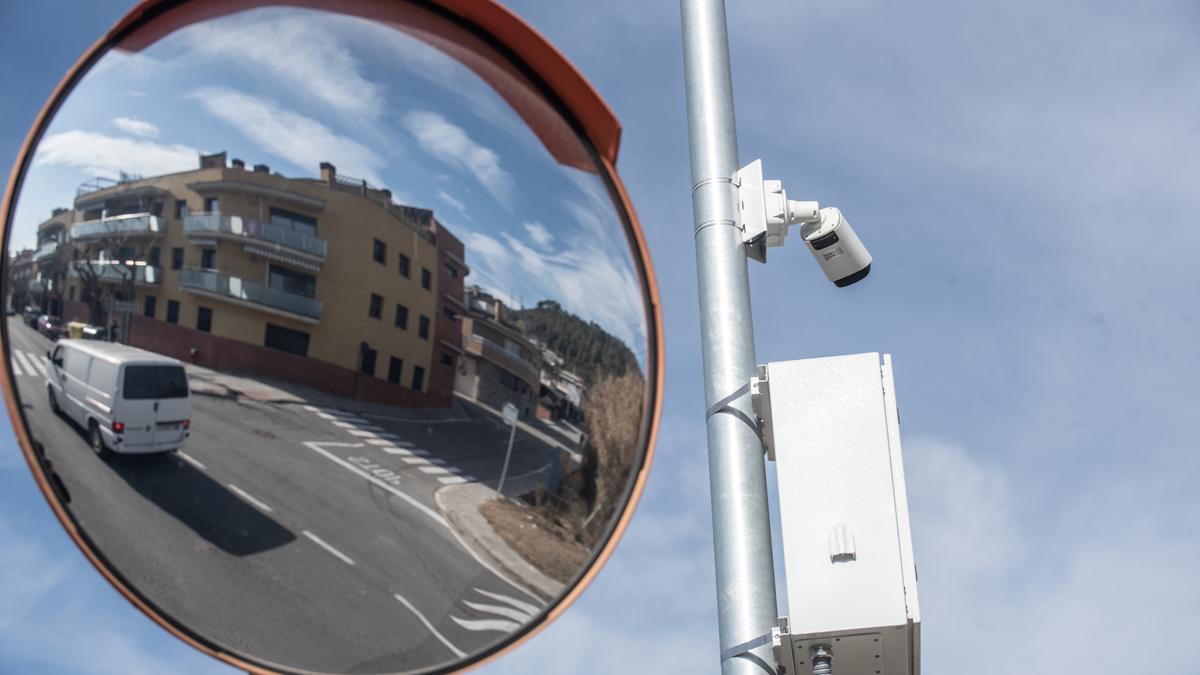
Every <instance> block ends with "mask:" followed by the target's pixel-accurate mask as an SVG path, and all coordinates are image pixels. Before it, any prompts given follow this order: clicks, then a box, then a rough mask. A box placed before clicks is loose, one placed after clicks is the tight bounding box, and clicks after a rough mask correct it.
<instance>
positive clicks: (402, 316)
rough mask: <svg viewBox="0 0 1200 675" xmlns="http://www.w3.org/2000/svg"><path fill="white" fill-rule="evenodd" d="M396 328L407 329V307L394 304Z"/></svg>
mask: <svg viewBox="0 0 1200 675" xmlns="http://www.w3.org/2000/svg"><path fill="white" fill-rule="evenodd" d="M396 328H399V329H401V330H408V308H407V307H405V306H404V305H396Z"/></svg>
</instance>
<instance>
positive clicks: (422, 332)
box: [417, 316, 429, 340]
mask: <svg viewBox="0 0 1200 675" xmlns="http://www.w3.org/2000/svg"><path fill="white" fill-rule="evenodd" d="M417 337H419V338H421V339H422V340H428V339H429V317H427V316H422V317H421V320H420V322H419V323H418V324H417Z"/></svg>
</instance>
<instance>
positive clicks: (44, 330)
mask: <svg viewBox="0 0 1200 675" xmlns="http://www.w3.org/2000/svg"><path fill="white" fill-rule="evenodd" d="M37 329H38V332H39V333H41V334H42V335H45V336H46V337H48V338H50V339H51V340H57V339H58V338H60V337H62V332H63V322H62V319H61V318H59V317H57V316H50V315H49V314H43V315H42V316H41V317H40V318H39V319H38V320H37Z"/></svg>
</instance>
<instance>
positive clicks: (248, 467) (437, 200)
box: [6, 8, 648, 673]
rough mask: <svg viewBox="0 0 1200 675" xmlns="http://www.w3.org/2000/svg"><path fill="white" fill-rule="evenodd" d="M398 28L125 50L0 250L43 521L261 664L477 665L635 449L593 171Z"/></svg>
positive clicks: (621, 259)
mask: <svg viewBox="0 0 1200 675" xmlns="http://www.w3.org/2000/svg"><path fill="white" fill-rule="evenodd" d="M401 14H403V16H400V17H399V18H395V17H393V19H392V20H389V21H388V22H387V23H386V24H385V23H377V22H373V21H370V20H368V19H366V18H362V17H355V16H343V15H335V14H329V13H324V12H318V11H311V10H300V9H287V8H264V9H256V10H252V11H244V12H239V13H232V14H227V15H224V16H219V17H215V18H211V19H208V20H205V21H202V22H199V23H194V24H192V25H188V26H185V27H181V28H178V29H175V30H170V31H166V30H160V31H159V32H160V33H162V34H161V35H159V34H154V33H153V31H150V33H151V35H150V37H146V35H145V34H143V35H141V36H138V35H136V34H135V35H134V36H131V38H130V39H129V40H128V41H127V43H126V44H123V45H118V48H115V49H111V50H109V51H108V52H107V53H106V54H105V55H104V56H103V57H102V58H101V59H100V60H99V61H98V62H97V63H96V64H94V65H93V67H92V68H91V69H90V71H89V72H87V73H86V75H85V76H84V77H83V78H82V80H81V81H80V82H79V83H78V85H77V86H76V87H75V88H74V89H73V91H72V92H71V93H70V94H69V95H68V97H67V98H66V100H65V102H64V103H63V104H62V105H61V107H60V108H59V109H58V111H57V113H56V115H55V117H54V119H53V121H52V123H51V125H50V126H49V128H48V129H47V131H46V133H45V134H44V135H43V136H42V138H41V140H40V143H39V144H38V145H37V147H36V152H35V154H34V158H33V162H32V164H31V166H30V168H29V170H28V171H27V173H26V175H25V177H24V182H23V186H22V190H21V192H20V195H19V198H18V201H17V207H16V211H15V217H14V219H13V220H12V222H11V223H10V225H9V229H8V235H7V247H8V248H7V256H8V261H7V275H6V282H7V298H6V300H7V303H8V307H9V312H8V317H7V343H6V348H7V351H8V362H9V368H10V377H11V381H12V382H13V383H14V388H15V393H16V395H17V398H18V401H19V403H20V406H21V410H22V412H23V415H24V421H25V423H26V425H27V428H28V431H29V434H30V436H31V437H32V439H33V441H34V443H35V446H36V447H37V448H38V450H39V452H41V453H44V456H45V458H46V460H48V461H49V464H50V465H52V467H53V471H54V473H55V475H56V476H57V479H56V480H59V481H61V486H62V490H61V494H60V497H61V498H63V501H64V506H65V508H66V509H67V511H68V513H69V514H70V516H71V518H72V519H74V520H75V521H76V523H77V524H78V525H79V527H80V529H81V531H82V532H83V533H84V534H85V535H86V537H87V538H88V540H89V541H90V542H91V544H92V546H94V549H95V551H96V552H97V553H98V554H99V555H100V556H101V557H102V558H103V560H105V561H106V563H107V564H108V565H110V566H111V567H112V569H114V570H117V571H118V573H119V574H120V575H121V576H122V577H123V578H124V579H125V580H126V582H127V584H128V585H129V586H130V587H131V588H132V589H133V590H134V591H135V592H136V593H137V594H139V595H140V596H141V597H142V598H144V599H145V600H146V601H147V602H148V603H149V604H150V605H151V606H152V607H154V608H156V610H157V611H158V612H160V613H161V614H162V615H164V616H165V617H167V618H168V619H169V620H170V621H172V622H174V623H176V624H177V625H178V626H181V627H184V628H185V629H186V630H187V631H190V632H191V633H192V634H193V635H195V636H198V637H199V638H200V639H201V640H203V641H207V642H209V643H210V644H213V645H215V646H216V647H217V648H219V649H221V650H225V651H228V652H230V653H233V654H237V655H239V656H240V657H242V658H246V659H250V660H252V661H254V662H257V663H260V664H266V665H269V666H271V667H276V668H281V669H288V670H305V671H321V672H351V671H352V672H363V673H374V672H393V671H422V670H430V669H435V668H439V667H445V666H446V665H447V664H449V663H453V662H458V661H462V660H464V659H470V658H472V657H475V656H477V655H481V654H484V653H486V652H488V650H491V649H494V648H495V647H497V646H498V645H502V644H503V643H504V642H505V641H506V640H508V639H510V638H511V637H512V636H514V635H516V634H518V633H519V632H520V631H522V630H523V629H524V628H525V627H527V626H529V625H531V624H533V623H534V622H536V621H538V620H540V618H541V617H542V616H543V614H544V613H545V611H547V609H548V608H550V607H552V606H553V605H554V604H555V603H556V602H557V601H558V600H560V599H561V597H562V596H563V595H564V594H565V593H566V592H567V591H568V590H569V589H570V587H571V585H572V584H574V583H575V582H576V581H577V580H578V578H579V577H580V575H582V574H584V573H585V572H586V570H587V567H588V566H589V565H590V563H591V560H592V558H593V556H594V555H595V554H596V552H597V551H598V550H599V549H600V547H601V546H602V545H603V544H604V543H605V538H606V537H607V536H608V534H609V532H610V530H611V529H612V527H613V524H614V522H615V519H616V518H617V517H618V516H619V515H620V514H621V512H622V510H623V509H624V506H625V499H626V494H627V491H628V490H629V487H630V484H631V480H632V477H633V474H634V472H636V471H637V470H638V469H639V468H640V467H641V463H642V461H643V458H644V453H645V449H644V448H643V447H641V446H640V445H639V436H640V434H641V430H642V426H643V419H642V416H643V398H644V396H645V390H646V384H645V377H646V372H647V363H646V354H647V332H648V329H647V324H646V316H647V309H646V303H645V300H644V294H643V290H642V285H641V282H640V281H639V276H638V272H637V262H636V259H635V257H634V253H633V251H632V249H631V245H630V243H629V239H628V237H627V233H626V232H627V230H626V225H625V215H624V214H623V213H622V212H621V211H620V210H619V208H618V207H617V206H616V204H615V202H614V200H613V198H612V196H611V194H610V191H609V189H608V187H607V186H606V182H605V180H604V178H603V177H602V170H601V169H599V168H598V167H597V166H596V165H595V164H594V163H593V159H592V155H591V153H590V151H589V150H588V148H587V146H586V145H585V144H584V143H583V142H582V141H581V140H580V139H579V138H578V137H577V136H576V135H575V133H574V132H573V131H572V127H571V126H570V125H569V123H568V122H567V121H566V120H564V119H562V118H561V117H558V113H556V112H554V111H555V108H554V107H553V106H552V105H551V104H550V103H549V102H547V101H546V100H545V99H544V97H543V96H542V95H541V94H540V93H538V90H537V88H535V87H533V86H532V85H531V84H530V83H529V82H528V81H527V80H525V79H523V77H522V76H521V75H520V74H519V73H520V71H519V70H518V69H516V68H514V67H513V66H512V65H511V64H508V63H507V62H505V61H504V59H503V58H502V57H500V56H499V55H498V54H496V53H494V51H492V49H491V48H490V47H488V46H487V44H486V43H485V42H483V41H481V40H480V39H479V38H477V37H476V36H474V35H473V34H471V33H469V32H468V31H467V30H465V29H463V28H460V27H458V26H456V25H454V24H452V23H451V22H450V21H449V20H447V19H445V18H443V17H440V16H438V15H434V14H432V13H429V12H428V11H427V10H424V9H420V8H410V9H407V10H404V11H403V12H401ZM67 499H69V501H67Z"/></svg>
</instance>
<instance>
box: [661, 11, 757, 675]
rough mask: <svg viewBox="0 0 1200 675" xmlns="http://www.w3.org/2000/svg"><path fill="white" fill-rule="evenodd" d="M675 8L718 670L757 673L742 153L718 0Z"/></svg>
mask: <svg viewBox="0 0 1200 675" xmlns="http://www.w3.org/2000/svg"><path fill="white" fill-rule="evenodd" d="M680 9H681V14H682V18H683V63H684V80H685V82H686V85H687V111H688V139H689V142H690V145H691V156H692V211H693V215H694V218H695V231H694V236H695V240H696V271H697V274H698V276H699V289H700V342H701V349H702V352H703V354H704V400H705V405H706V409H707V411H708V412H707V416H708V421H707V424H708V475H709V489H710V491H711V494H712V516H713V544H714V548H715V553H716V572H717V613H718V620H719V622H720V639H721V672H722V673H724V675H751V674H753V675H762V674H763V673H774V671H775V660H774V657H773V656H772V654H771V643H770V633H771V628H772V627H773V626H774V625H775V623H776V621H777V616H778V615H777V611H776V605H775V574H774V567H773V564H772V557H771V524H770V516H769V515H768V510H767V481H766V472H765V466H764V464H763V449H762V442H761V441H760V440H759V437H758V432H757V423H756V419H755V415H754V412H753V408H752V407H751V404H750V396H749V394H748V393H743V394H742V395H740V396H734V395H735V394H736V393H737V392H738V391H739V390H740V389H742V388H743V387H744V386H745V385H747V384H748V383H749V381H750V378H751V377H753V376H754V375H755V368H756V361H755V358H754V328H753V325H752V318H751V312H750V280H749V275H748V271H747V269H746V250H745V246H744V245H743V244H742V239H741V230H740V229H738V204H737V190H736V188H735V187H734V185H733V182H732V179H733V176H734V174H735V173H736V171H737V169H738V152H737V130H736V128H735V124H734V115H733V84H732V82H731V79H730V74H729V42H728V36H727V34H726V28H725V3H724V2H723V0H680ZM731 397H732V400H727V399H730V398H731ZM714 408H716V410H714ZM763 636H766V641H765V642H763V641H762V639H763ZM755 642H758V644H754V643H755Z"/></svg>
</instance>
